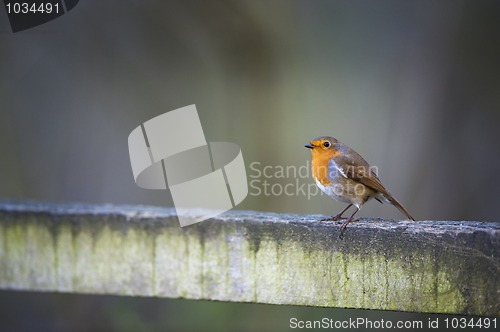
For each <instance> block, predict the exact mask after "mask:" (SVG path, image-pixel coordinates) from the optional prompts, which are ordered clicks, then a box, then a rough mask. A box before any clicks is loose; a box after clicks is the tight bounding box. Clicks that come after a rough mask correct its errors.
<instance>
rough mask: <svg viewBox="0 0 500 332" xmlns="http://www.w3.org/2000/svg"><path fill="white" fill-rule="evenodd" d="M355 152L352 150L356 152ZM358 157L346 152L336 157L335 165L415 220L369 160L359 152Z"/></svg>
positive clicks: (343, 173)
mask: <svg viewBox="0 0 500 332" xmlns="http://www.w3.org/2000/svg"><path fill="white" fill-rule="evenodd" d="M354 153H355V152H351V154H354ZM356 155H357V157H356V158H353V157H351V156H346V155H345V154H343V155H340V156H338V157H335V158H336V159H337V160H335V165H336V166H335V167H337V169H338V171H339V172H340V173H341V174H342V175H343V176H344V177H346V178H348V179H351V180H354V181H357V182H359V183H362V184H364V185H365V186H367V187H369V188H371V189H373V190H375V191H377V192H379V193H381V194H383V196H384V197H385V198H387V199H388V200H389V202H391V204H392V205H394V206H395V207H397V208H398V210H399V211H401V213H403V214H404V215H406V217H408V219H411V220H415V219H414V218H413V217H412V216H411V215H410V213H409V212H408V211H407V210H406V209H405V208H404V207H403V206H402V205H401V203H399V202H398V200H397V199H396V198H395V197H394V196H392V194H391V193H390V192H389V191H388V190H387V189H385V187H384V185H383V184H382V182H380V180H379V178H378V177H377V175H376V174H375V172H374V171H373V168H371V167H370V165H369V164H368V162H367V161H366V160H364V159H363V157H361V156H360V155H359V154H356Z"/></svg>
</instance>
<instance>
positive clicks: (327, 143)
mask: <svg viewBox="0 0 500 332" xmlns="http://www.w3.org/2000/svg"><path fill="white" fill-rule="evenodd" d="M305 147H306V148H308V149H310V150H311V157H312V162H311V170H312V176H313V178H314V181H315V182H316V185H317V186H318V187H319V188H320V189H321V191H323V192H324V193H325V194H327V195H328V196H330V197H331V198H333V199H335V200H337V201H339V202H343V203H347V204H348V206H347V207H346V208H345V209H344V210H342V211H341V212H340V213H338V214H337V215H335V216H333V217H331V218H327V219H323V220H322V221H328V220H333V221H339V220H344V219H345V221H344V222H343V223H342V225H341V226H340V234H339V238H340V239H342V238H343V235H344V231H345V229H346V227H347V225H348V224H349V223H351V222H353V221H357V220H358V219H353V217H354V215H355V214H356V213H357V212H358V211H359V210H360V209H361V207H362V206H363V204H365V203H366V202H367V201H368V200H370V199H371V198H374V199H376V200H377V201H379V202H380V203H389V204H392V205H394V206H395V207H396V208H397V209H398V210H399V211H400V212H401V213H402V214H403V215H404V216H405V217H406V218H408V219H409V220H415V218H413V217H412V216H411V215H410V213H409V212H408V211H407V210H406V209H405V208H404V207H403V205H401V203H399V202H398V200H397V199H396V198H395V197H394V196H393V195H392V194H391V193H390V192H389V191H388V190H387V189H386V188H385V187H384V185H383V184H382V182H381V181H380V180H379V178H378V177H377V174H376V173H377V172H376V170H377V168H376V167H372V166H370V164H369V163H368V162H367V161H366V160H365V159H364V158H363V157H362V156H361V155H360V154H359V153H357V152H356V151H354V150H353V149H351V148H350V147H348V146H347V145H345V144H344V143H342V142H340V141H338V140H337V139H335V138H333V137H330V136H321V137H317V138H315V139H313V140H312V141H311V142H310V143H309V144H306V145H305ZM353 205H354V206H355V207H356V210H355V211H354V212H353V213H352V214H351V215H350V217H348V218H345V217H342V215H343V214H344V213H345V212H346V211H347V210H348V209H349V208H350V207H351V206H353Z"/></svg>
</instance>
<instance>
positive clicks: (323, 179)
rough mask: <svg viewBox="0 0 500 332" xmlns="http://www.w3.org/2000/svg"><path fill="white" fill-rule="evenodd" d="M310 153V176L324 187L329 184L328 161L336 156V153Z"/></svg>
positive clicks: (337, 153)
mask: <svg viewBox="0 0 500 332" xmlns="http://www.w3.org/2000/svg"><path fill="white" fill-rule="evenodd" d="M311 152H312V163H311V168H312V175H313V177H314V179H315V180H317V181H319V182H320V183H321V184H322V185H324V186H326V185H329V184H331V181H330V179H329V178H328V173H329V170H328V163H329V162H330V159H331V158H333V157H335V156H338V155H339V154H340V152H338V151H315V150H313V151H311Z"/></svg>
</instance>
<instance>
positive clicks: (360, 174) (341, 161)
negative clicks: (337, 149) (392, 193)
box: [335, 154, 388, 194]
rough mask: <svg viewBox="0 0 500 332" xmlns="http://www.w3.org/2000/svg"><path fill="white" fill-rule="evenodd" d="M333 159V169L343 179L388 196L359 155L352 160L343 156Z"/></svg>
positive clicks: (371, 169)
mask: <svg viewBox="0 0 500 332" xmlns="http://www.w3.org/2000/svg"><path fill="white" fill-rule="evenodd" d="M335 159H336V160H335V167H337V169H338V171H339V172H340V173H341V174H342V175H343V176H344V177H346V178H348V179H351V180H354V181H357V182H360V183H362V184H364V185H365V186H367V187H370V188H372V189H373V190H375V191H378V192H380V193H383V194H388V192H387V189H385V187H384V185H383V184H382V182H380V180H379V178H378V177H377V175H376V174H375V172H374V171H373V168H371V167H370V165H369V164H368V162H366V160H364V159H363V157H361V156H360V155H357V156H356V158H353V157H351V156H348V155H345V154H343V155H340V156H338V157H335Z"/></svg>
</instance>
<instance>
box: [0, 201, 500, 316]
mask: <svg viewBox="0 0 500 332" xmlns="http://www.w3.org/2000/svg"><path fill="white" fill-rule="evenodd" d="M320 219H321V216H311V215H286V214H274V213H260V212H255V211H230V212H228V213H226V214H223V215H221V216H219V217H217V218H214V219H211V220H208V221H204V222H202V223H199V224H195V225H192V226H188V227H185V228H181V227H179V224H178V222H177V219H176V217H175V214H174V211H173V210H172V209H160V208H153V207H138V206H107V205H104V206H92V205H50V204H42V203H34V202H31V203H26V202H5V201H4V202H0V288H3V289H18V290H33V291H35V290H36V291H58V292H72V293H94V294H115V295H140V296H158V297H168V298H188V299H210V300H221V301H236V302H259V303H273V304H295V305H309V306H326V307H346V308H368V309H381V310H399V311H414V312H433V313H454V314H473V315H485V316H499V315H500V301H499V298H500V281H499V280H500V258H499V257H500V223H491V222H473V221H460V222H458V221H419V222H409V221H394V220H381V219H363V220H361V221H359V222H357V223H353V224H351V225H350V226H349V228H348V229H347V232H346V233H345V236H344V240H340V239H339V238H338V230H339V228H338V225H337V224H335V223H324V222H319V220H320Z"/></svg>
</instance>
